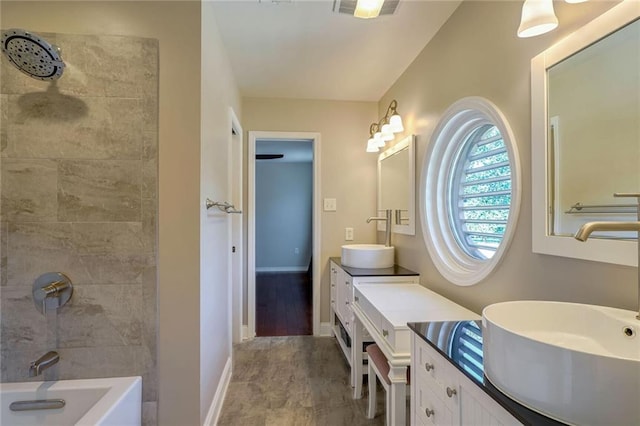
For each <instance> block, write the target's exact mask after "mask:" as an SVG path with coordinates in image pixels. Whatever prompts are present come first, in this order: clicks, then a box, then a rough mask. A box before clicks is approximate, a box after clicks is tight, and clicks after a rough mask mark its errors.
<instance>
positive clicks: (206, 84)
mask: <svg viewBox="0 0 640 426" xmlns="http://www.w3.org/2000/svg"><path fill="white" fill-rule="evenodd" d="M201 37H202V74H201V79H202V83H201V84H202V93H201V96H202V97H201V105H202V107H201V108H202V110H201V148H200V149H201V152H200V203H199V206H198V207H199V209H200V300H199V302H200V321H199V325H200V423H202V422H203V421H204V420H205V417H206V416H207V411H208V410H209V406H210V405H211V402H212V400H213V398H214V395H215V394H216V391H217V390H218V387H219V384H220V383H221V380H224V379H225V378H224V377H222V373H223V371H224V368H225V366H226V365H227V363H230V359H231V352H232V347H231V312H230V310H231V304H230V301H231V295H230V284H229V281H228V265H229V258H228V257H229V255H230V253H231V244H230V241H229V229H228V227H229V226H230V215H228V214H226V213H222V212H221V211H219V210H218V209H212V210H210V211H207V210H206V209H205V208H204V207H203V203H204V200H205V199H206V198H207V197H209V198H211V199H213V200H216V201H228V200H231V194H230V193H229V184H228V172H229V167H230V165H229V164H228V161H227V159H228V158H229V155H228V148H229V147H228V146H227V144H228V141H229V139H230V138H231V127H230V122H229V111H228V109H229V107H232V108H233V110H234V111H235V113H236V115H237V116H238V117H241V110H240V95H239V92H238V89H237V85H236V83H235V80H234V77H233V73H232V71H231V65H230V62H229V59H228V57H227V53H226V51H225V48H224V46H223V44H222V40H221V38H220V34H219V31H218V26H217V23H216V21H215V17H214V12H213V3H212V2H207V1H205V2H202V31H201ZM194 207H195V206H194ZM229 365H230V364H229ZM220 390H222V389H220ZM221 396H222V395H219V397H221ZM219 402H221V401H219Z"/></svg>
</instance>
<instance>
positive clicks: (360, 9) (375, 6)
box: [353, 0, 384, 19]
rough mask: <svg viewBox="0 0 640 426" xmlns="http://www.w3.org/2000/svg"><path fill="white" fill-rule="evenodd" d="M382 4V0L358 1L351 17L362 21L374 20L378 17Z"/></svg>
mask: <svg viewBox="0 0 640 426" xmlns="http://www.w3.org/2000/svg"><path fill="white" fill-rule="evenodd" d="M383 3H384V0H358V2H357V3H356V10H355V11H354V12H353V16H355V17H356V18H363V19H369V18H376V17H377V16H378V15H380V9H382V4H383Z"/></svg>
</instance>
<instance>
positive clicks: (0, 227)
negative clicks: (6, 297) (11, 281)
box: [0, 222, 9, 296]
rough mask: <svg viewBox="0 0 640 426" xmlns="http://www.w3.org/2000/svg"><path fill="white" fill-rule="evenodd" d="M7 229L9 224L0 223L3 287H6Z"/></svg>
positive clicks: (0, 280)
mask: <svg viewBox="0 0 640 426" xmlns="http://www.w3.org/2000/svg"><path fill="white" fill-rule="evenodd" d="M8 229H9V224H8V223H7V222H0V286H3V287H4V286H6V285H7V245H8V240H9V237H8ZM0 296H1V294H0Z"/></svg>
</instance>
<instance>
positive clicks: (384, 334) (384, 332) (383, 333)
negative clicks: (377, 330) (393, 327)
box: [382, 328, 389, 337]
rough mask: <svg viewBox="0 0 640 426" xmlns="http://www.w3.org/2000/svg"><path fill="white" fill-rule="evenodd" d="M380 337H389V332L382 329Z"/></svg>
mask: <svg viewBox="0 0 640 426" xmlns="http://www.w3.org/2000/svg"><path fill="white" fill-rule="evenodd" d="M382 335H383V336H384V337H387V336H388V335H389V330H385V329H384V328H383V329H382Z"/></svg>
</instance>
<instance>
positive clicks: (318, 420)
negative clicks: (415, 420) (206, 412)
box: [218, 336, 384, 426]
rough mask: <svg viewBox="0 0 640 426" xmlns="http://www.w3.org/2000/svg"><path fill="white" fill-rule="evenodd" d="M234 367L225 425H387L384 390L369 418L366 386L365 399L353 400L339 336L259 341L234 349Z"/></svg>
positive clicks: (221, 424) (223, 417)
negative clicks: (337, 341) (338, 343)
mask: <svg viewBox="0 0 640 426" xmlns="http://www.w3.org/2000/svg"><path fill="white" fill-rule="evenodd" d="M234 363H235V365H234V368H233V376H232V379H231V383H230V385H229V389H228V391H227V395H226V398H225V402H224V405H223V407H222V413H221V415H220V419H219V422H218V425H219V426H236V425H238V426H239V425H242V426H254V425H255V426H263V425H264V426H306V425H315V426H341V425H345V426H358V425H384V390H382V388H381V387H380V386H379V390H380V392H378V398H377V399H378V413H377V416H376V418H375V419H372V420H368V419H367V418H366V410H367V393H366V392H367V391H366V385H365V390H364V392H363V393H364V396H363V398H362V399H360V400H354V399H352V398H351V393H352V388H351V386H350V385H349V368H348V365H347V363H346V361H345V359H344V356H343V355H342V354H341V353H340V349H339V348H338V346H337V343H336V341H335V339H334V338H330V337H312V336H291V337H259V338H256V339H254V340H253V341H251V342H245V343H241V344H238V345H235V346H234ZM365 383H366V380H365Z"/></svg>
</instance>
